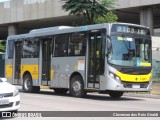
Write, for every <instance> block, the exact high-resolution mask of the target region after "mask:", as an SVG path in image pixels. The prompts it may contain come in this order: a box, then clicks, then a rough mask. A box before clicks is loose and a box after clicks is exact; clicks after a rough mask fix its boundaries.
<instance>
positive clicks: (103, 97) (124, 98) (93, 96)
mask: <svg viewBox="0 0 160 120" xmlns="http://www.w3.org/2000/svg"><path fill="white" fill-rule="evenodd" d="M19 92H21V93H24V94H28V93H25V92H24V91H23V90H22V89H19ZM29 94H40V95H54V96H64V97H71V96H70V95H69V93H66V94H56V93H55V92H54V91H52V90H41V91H40V92H39V93H29ZM72 98H73V99H74V98H76V97H72ZM79 99H80V98H79ZM82 99H90V100H100V101H143V100H144V99H143V98H137V97H136V98H134V97H130V96H122V97H121V98H119V99H113V98H111V97H110V96H109V95H108V94H98V93H87V95H86V96H85V97H84V98H82Z"/></svg>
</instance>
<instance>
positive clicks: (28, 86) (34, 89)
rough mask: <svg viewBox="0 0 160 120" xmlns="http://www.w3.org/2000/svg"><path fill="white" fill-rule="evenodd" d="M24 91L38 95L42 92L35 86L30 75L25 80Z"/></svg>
mask: <svg viewBox="0 0 160 120" xmlns="http://www.w3.org/2000/svg"><path fill="white" fill-rule="evenodd" d="M23 90H24V91H25V92H28V93H31V92H34V93H38V92H39V91H40V87H39V86H33V84H32V78H31V76H30V75H29V74H26V75H25V76H24V79H23Z"/></svg>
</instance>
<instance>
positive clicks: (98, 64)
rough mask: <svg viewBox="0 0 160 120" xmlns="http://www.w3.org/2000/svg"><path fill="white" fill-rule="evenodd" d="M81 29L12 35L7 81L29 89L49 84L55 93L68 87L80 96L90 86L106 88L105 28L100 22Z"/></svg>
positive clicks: (64, 90)
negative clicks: (94, 25)
mask: <svg viewBox="0 0 160 120" xmlns="http://www.w3.org/2000/svg"><path fill="white" fill-rule="evenodd" d="M105 27H106V26H105ZM80 29H81V28H78V29H77V28H76V29H74V28H70V29H65V30H59V33H58V34H56V33H55V31H53V32H51V31H49V32H48V33H47V32H42V33H41V32H39V33H38V32H36V33H29V34H24V35H15V36H11V37H9V38H8V41H7V55H6V78H7V79H8V81H10V82H11V83H12V84H21V85H22V86H23V89H24V90H25V91H26V92H38V91H39V90H40V88H41V87H42V86H48V87H49V88H51V89H54V91H55V92H56V93H66V92H68V90H69V92H70V94H71V95H73V96H78V97H81V96H83V95H85V94H86V90H89V89H91V90H100V89H104V85H103V82H104V80H105V78H104V77H105V76H104V72H105V59H106V58H105V52H106V50H105V48H106V47H105V46H106V32H107V31H106V28H104V25H100V26H98V27H97V28H96V27H95V29H93V26H92V28H91V29H90V30H85V31H83V29H84V28H82V30H80ZM85 29H86V28H85ZM41 31H42V30H41ZM62 31H63V32H62ZM100 80H103V81H102V83H101V82H100Z"/></svg>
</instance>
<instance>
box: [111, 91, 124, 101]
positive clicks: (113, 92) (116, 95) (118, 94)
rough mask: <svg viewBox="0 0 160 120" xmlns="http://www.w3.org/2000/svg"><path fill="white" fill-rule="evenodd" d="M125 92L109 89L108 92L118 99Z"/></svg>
mask: <svg viewBox="0 0 160 120" xmlns="http://www.w3.org/2000/svg"><path fill="white" fill-rule="evenodd" d="M123 93H124V92H122V91H108V94H109V95H110V97H112V98H114V99H117V98H120V97H121V96H122V95H123Z"/></svg>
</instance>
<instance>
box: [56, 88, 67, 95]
mask: <svg viewBox="0 0 160 120" xmlns="http://www.w3.org/2000/svg"><path fill="white" fill-rule="evenodd" d="M53 90H54V92H55V93H56V94H65V93H67V92H68V89H65V88H53Z"/></svg>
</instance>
